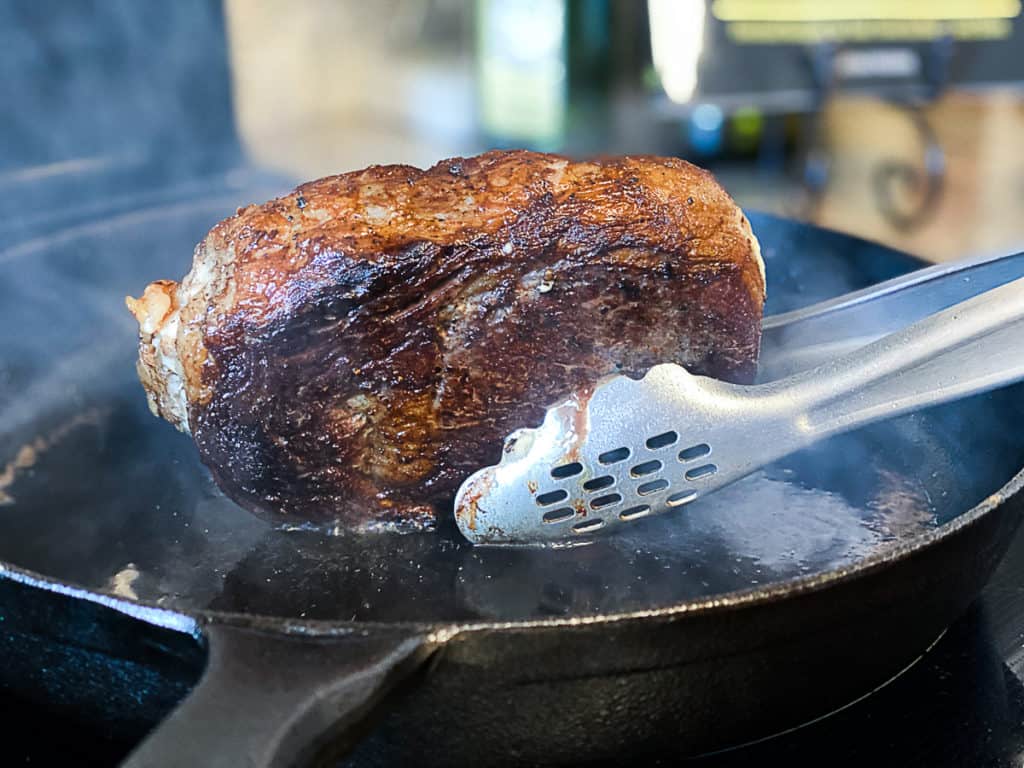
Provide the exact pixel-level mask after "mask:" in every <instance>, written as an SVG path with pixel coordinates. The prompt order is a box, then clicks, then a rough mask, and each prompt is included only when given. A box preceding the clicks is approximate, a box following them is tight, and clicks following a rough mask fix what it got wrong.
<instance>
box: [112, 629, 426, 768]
mask: <svg viewBox="0 0 1024 768" xmlns="http://www.w3.org/2000/svg"><path fill="white" fill-rule="evenodd" d="M203 634H204V636H205V638H206V640H207V643H208V646H209V657H208V662H207V666H206V670H205V672H204V673H203V676H202V678H201V679H200V681H199V683H198V685H197V686H196V688H195V689H194V690H193V691H192V692H191V693H190V694H189V695H188V696H187V697H186V698H185V700H184V701H183V702H182V703H181V704H180V705H178V708H177V709H175V710H174V711H173V712H172V713H171V714H170V715H169V716H168V717H167V718H166V719H165V720H164V721H163V722H162V723H160V725H158V726H157V728H156V730H155V731H153V732H152V733H151V734H150V735H149V736H147V737H146V739H145V740H144V741H143V742H142V743H141V744H140V745H139V746H138V747H137V748H136V749H135V751H134V752H132V753H131V754H130V755H129V756H128V758H127V760H126V761H125V762H124V763H123V764H122V765H123V766H124V768H178V767H179V766H180V767H181V768H185V767H186V766H187V767H188V768H192V766H197V765H202V766H206V767H207V768H271V767H272V766H273V767H274V768H277V767H278V766H281V767H283V766H289V767H290V766H300V765H306V764H309V763H310V762H311V761H313V760H314V759H323V758H324V757H340V756H341V755H343V754H344V753H346V752H348V751H350V750H351V749H352V748H353V747H354V746H355V745H356V743H357V742H358V740H359V739H360V738H361V737H362V736H363V735H364V734H365V732H366V731H367V730H368V729H369V726H370V722H369V721H371V720H372V719H373V717H372V716H373V715H374V713H375V711H379V710H381V709H383V708H382V707H381V706H380V705H381V704H382V702H383V701H384V700H385V699H386V698H387V695H388V694H389V693H391V692H392V691H394V690H395V688H396V686H398V684H399V683H401V682H403V681H408V680H409V679H410V678H411V677H412V676H413V673H414V672H416V671H417V670H420V669H422V668H424V667H425V664H426V662H427V660H428V659H430V657H431V656H432V655H433V653H434V652H435V651H436V650H437V649H438V647H439V646H440V644H439V643H438V642H437V641H436V640H435V639H434V638H432V637H430V636H428V635H427V634H417V633H415V632H414V631H412V630H406V631H403V630H397V629H396V630H379V629H376V628H375V629H372V630H369V631H358V630H355V631H351V632H347V633H345V634H331V635H329V636H309V635H297V634H285V633H282V632H279V631H278V632H271V631H265V630H263V631H261V630H259V629H253V628H248V627H237V626H230V625H224V624H210V625H208V626H207V627H205V629H204V633H203Z"/></svg>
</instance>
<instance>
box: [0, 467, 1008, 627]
mask: <svg viewBox="0 0 1024 768" xmlns="http://www.w3.org/2000/svg"><path fill="white" fill-rule="evenodd" d="M1022 489H1024V468H1022V469H1020V470H1018V472H1017V473H1016V474H1015V475H1014V476H1013V477H1011V478H1010V480H1009V481H1008V482H1007V483H1005V484H1004V485H1003V486H1002V487H1001V488H999V489H998V490H996V491H994V492H993V493H991V494H989V495H988V496H987V497H985V498H984V499H982V501H980V502H979V503H978V504H976V505H975V506H973V507H971V508H970V509H968V510H967V511H966V512H964V513H962V514H960V515H957V516H956V517H955V518H953V519H952V520H950V521H949V522H947V523H943V524H942V525H940V526H938V527H937V528H934V529H932V530H930V531H926V532H925V533H922V534H919V535H917V536H914V537H913V538H910V539H908V540H906V541H904V542H896V543H893V544H892V545H891V546H889V547H885V548H882V549H880V550H879V551H877V552H875V553H874V554H872V555H869V556H868V557H865V558H863V559H860V560H857V561H855V562H854V563H851V564H850V565H848V566H844V567H842V568H833V569H831V570H827V571H821V572H818V573H814V574H808V575H807V576H799V577H795V578H791V579H783V580H781V581H776V582H772V583H770V584H766V585H764V586H763V587H756V588H754V587H752V588H747V589H742V590H732V591H730V592H723V593H721V594H719V595H716V596H714V597H710V598H706V599H703V600H694V601H690V602H683V603H672V604H670V605H663V606H659V607H654V608H644V609H636V610H631V611H620V612H613V613H603V614H593V615H576V616H563V617H556V618H544V619H520V620H510V621H352V620H330V619H299V618H291V617H285V616H272V615H267V614H255V613H241V612H237V611H218V610H211V609H207V608H194V609H193V608H181V609H178V608H167V607H164V606H160V605H157V604H156V603H155V602H153V601H149V600H141V599H140V600H129V599H126V598H122V597H116V596H114V595H111V594H109V593H105V592H101V591H97V590H94V589H90V588H88V587H84V586H81V585H79V584H76V583H74V582H70V581H59V580H56V579H53V578H51V577H49V576H46V575H44V574H41V573H38V572H36V571H32V570H30V569H27V568H21V567H19V566H16V565H13V564H11V563H8V562H5V561H3V560H0V580H9V581H15V582H18V583H22V584H25V585H26V586H29V587H35V588H37V589H44V590H46V591H49V592H55V593H59V594H64V595H68V596H72V597H77V598H80V599H84V600H87V601H89V602H93V603H97V604H99V605H102V606H105V607H107V608H110V609H112V610H115V611H118V612H119V613H123V614H125V615H128V616H131V617H133V618H136V619H139V620H142V621H146V622H147V623H149V624H153V625H155V626H161V627H164V628H166V629H172V630H177V631H179V632H184V633H187V634H191V635H194V636H197V637H198V636H200V635H201V634H202V627H203V626H206V625H210V624H220V625H229V626H235V627H241V628H250V629H255V630H262V631H268V632H275V633H279V634H285V635H306V636H310V637H330V636H337V635H339V634H348V633H352V632H356V631H358V632H373V631H386V632H395V631H405V632H408V633H409V634H419V635H427V636H430V638H431V639H433V640H434V641H435V642H446V641H448V640H451V639H452V638H454V637H455V636H456V635H461V634H464V633H479V632H509V631H520V630H531V629H537V630H541V629H559V630H566V629H571V628H574V627H576V628H584V627H594V626H605V625H616V624H624V623H632V622H641V621H655V620H665V621H669V620H678V619H682V618H684V617H691V616H692V617H698V616H700V617H703V616H708V615H714V614H716V613H719V612H726V611H732V610H737V609H740V608H750V607H755V606H759V605H765V604H770V603H772V602H777V601H779V600H782V599H786V598H789V597H794V596H796V595H804V594H809V593H813V592H818V591H821V590H824V589H827V588H829V587H832V586H837V585H839V584H844V583H847V582H850V581H853V580H855V579H858V578H863V577H866V576H868V575H870V574H871V573H872V572H874V571H875V570H877V569H879V568H883V567H886V566H889V565H892V564H894V563H897V562H901V561H903V560H906V559H907V558H909V557H911V556H913V555H915V554H917V553H918V552H921V551H923V550H926V549H929V548H930V547H932V546H935V545H937V544H938V543H939V542H941V541H944V540H946V539H947V538H949V537H951V536H954V535H956V534H957V533H959V532H960V531H961V530H963V529H965V528H968V527H970V526H972V525H975V524H977V523H978V522H979V521H980V520H981V519H982V518H983V517H985V516H986V515H988V514H990V513H991V512H993V511H994V510H995V509H996V508H997V507H999V506H1001V505H1003V504H1007V503H1009V502H1010V501H1011V500H1012V499H1014V498H1015V497H1016V496H1017V494H1019V493H1020V491H1021V490H1022Z"/></svg>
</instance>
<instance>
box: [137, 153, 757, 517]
mask: <svg viewBox="0 0 1024 768" xmlns="http://www.w3.org/2000/svg"><path fill="white" fill-rule="evenodd" d="M764 285H765V283H764V271H763V265H762V262H761V259H760V254H759V250H758V245H757V241H756V240H755V238H754V236H753V234H752V233H751V230H750V226H749V224H748V223H747V220H746V219H745V218H744V216H743V214H742V212H741V211H740V209H739V208H738V207H737V206H736V204H735V203H734V202H733V201H732V200H731V199H730V198H729V196H728V195H727V194H726V193H725V192H724V191H723V190H722V188H721V187H720V186H719V185H718V184H717V183H716V182H715V180H714V179H713V178H712V176H711V175H710V174H708V173H707V172H705V171H702V170H700V169H698V168H696V167H694V166H692V165H690V164H688V163H686V162H684V161H682V160H677V159H667V158H657V157H623V158H612V159H599V160H594V161H591V162H573V161H570V160H568V159H566V158H563V157H559V156H555V155H544V154H536V153H531V152H524V151H514V152H488V153H486V154H483V155H480V156H478V157H473V158H455V159H452V160H446V161H443V162H441V163H439V164H437V165H435V166H434V167H433V168H431V169H429V170H426V171H422V170H419V169H417V168H412V167H409V166H400V165H392V166H374V167H371V168H368V169H366V170H364V171H357V172H353V173H346V174H342V175H340V176H331V177H328V178H324V179H320V180H319V181H313V182H310V183H308V184H304V185H302V186H300V187H298V188H297V189H296V190H295V191H294V192H293V193H292V194H289V195H287V196H285V197H282V198H279V199H277V200H272V201H270V202H268V203H266V204H264V205H259V206H256V205H251V206H249V207H247V208H244V209H239V211H238V213H237V214H236V215H235V216H232V217H230V218H228V219H226V220H225V221H222V222H221V223H220V224H218V225H217V226H215V227H214V228H213V230H212V231H211V232H210V233H209V234H208V235H207V237H206V238H205V239H204V240H203V241H202V242H201V243H199V245H198V246H197V247H196V250H195V257H194V262H193V265H192V271H191V272H190V273H189V274H188V275H187V276H186V277H185V278H184V279H183V280H182V282H181V284H180V285H179V284H177V283H175V282H172V281H169V280H161V281H157V282H154V283H152V284H150V285H149V286H148V287H147V288H146V290H145V293H144V294H143V297H142V298H141V299H138V300H135V299H128V304H129V307H130V308H131V310H132V312H133V313H134V314H135V316H136V317H137V318H138V320H139V325H140V345H139V350H140V352H139V365H138V370H139V375H140V377H141V379H142V382H143V384H144V385H145V388H146V392H147V394H148V396H149V402H150V406H151V407H152V409H153V411H154V412H155V413H157V414H158V415H160V416H163V417H164V418H165V419H167V420H168V421H170V422H171V423H173V424H175V425H176V426H177V427H178V428H179V429H182V430H185V431H187V432H190V433H191V434H192V436H193V438H194V439H195V442H196V445H197V446H198V449H199V453H200V455H201V457H202V460H203V461H204V462H205V464H206V465H207V466H208V467H209V468H210V470H211V471H212V473H213V475H214V478H215V479H216V481H217V483H218V484H219V485H220V487H221V488H222V489H223V490H224V491H225V492H226V493H227V494H228V495H229V496H230V497H231V498H233V499H235V500H236V501H237V502H238V503H240V504H242V505H243V506H245V507H247V508H248V509H250V510H252V511H254V512H258V513H262V514H266V515H269V516H272V517H275V518H278V519H280V518H284V519H291V520H296V521H299V520H312V521H324V522H332V523H340V524H342V525H345V526H348V527H352V528H366V527H372V526H374V525H379V524H381V523H390V522H401V523H409V524H411V525H413V526H423V525H429V524H430V523H431V522H432V521H433V520H434V515H435V509H436V508H438V505H439V504H442V505H443V504H444V503H445V502H447V501H449V500H450V499H451V498H452V497H453V496H454V492H455V490H456V489H457V487H458V485H459V484H460V483H461V482H462V480H463V479H464V478H465V477H466V476H467V475H468V474H469V473H470V472H472V471H473V470H475V469H476V468H478V467H480V466H482V465H485V464H492V463H495V462H496V461H497V460H498V457H499V454H500V451H501V447H502V439H503V437H504V436H505V435H506V434H507V433H508V432H510V431H512V430H513V429H515V428H517V427H522V426H530V425H535V424H536V423H539V421H540V420H541V418H542V417H543V412H544V409H545V407H546V406H547V405H549V404H550V403H552V402H553V401H557V400H560V399H562V398H563V397H565V396H566V395H567V394H569V393H570V392H571V391H573V390H574V389H576V388H579V387H583V386H586V385H587V384H590V383H592V382H593V381H594V380H595V379H597V378H599V377H601V376H604V375H607V374H611V373H615V372H625V373H628V374H631V375H642V374H643V373H644V372H645V371H646V369H647V368H649V367H650V366H651V365H653V364H655V363H659V362H666V361H674V362H677V363H680V364H682V365H684V366H686V367H687V368H688V369H690V370H691V371H693V372H697V373H702V374H707V375H710V376H715V377H718V378H722V379H727V380H730V381H737V382H747V381H750V380H751V379H752V378H753V376H754V374H755V371H756V367H757V355H758V344H759V339H760V326H761V313H762V307H763V302H764ZM441 509H443V507H441Z"/></svg>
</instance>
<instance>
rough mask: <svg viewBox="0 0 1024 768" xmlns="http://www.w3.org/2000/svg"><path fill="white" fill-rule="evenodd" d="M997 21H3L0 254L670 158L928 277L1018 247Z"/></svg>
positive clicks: (482, 8)
mask: <svg viewBox="0 0 1024 768" xmlns="http://www.w3.org/2000/svg"><path fill="white" fill-rule="evenodd" d="M1022 24H1024V22H1022V20H1021V3H1020V0H816V1H812V0H379V1H378V2H372V3H371V2H360V1H359V0H303V2H294V0H289V1H287V2H286V1H285V0H223V2H222V0H176V2H174V3H155V2H135V1H134V0H92V1H90V0H80V1H79V2H75V3H63V2H53V1H52V0H31V1H25V2H23V1H21V0H7V2H5V3H3V4H2V5H0V67H2V70H0V71H3V73H4V78H3V79H2V81H0V99H2V101H3V104H4V105H5V109H4V115H3V117H2V118H0V196H2V197H3V199H4V202H2V203H0V242H3V239H4V237H5V236H6V237H8V238H10V237H12V236H14V235H15V234H17V232H19V231H21V230H25V228H26V227H29V225H30V224H32V222H36V223H37V224H38V223H39V222H49V223H51V224H54V223H57V222H63V223H68V222H69V221H75V220H82V219H83V218H84V217H86V216H88V215H90V212H92V213H91V215H95V213H96V209H97V207H98V206H101V202H100V201H103V202H102V205H104V206H106V207H108V208H110V207H111V206H113V207H115V208H116V207H118V206H120V207H121V208H126V207H131V206H133V205H139V204H141V202H144V201H147V200H148V201H152V200H156V199H160V195H161V194H163V193H161V192H160V190H166V189H169V188H171V187H174V188H176V189H181V187H182V185H185V188H186V189H187V188H188V185H189V184H192V185H195V184H198V183H200V182H201V180H204V179H214V178H220V179H224V178H229V176H225V174H231V173H234V174H235V179H236V182H235V183H236V186H237V185H239V184H246V183H249V181H251V178H252V175H253V174H263V175H262V176H260V178H261V179H267V178H273V179H280V180H282V182H284V181H286V182H287V183H288V184H291V183H293V182H297V181H302V180H306V179H309V178H314V177H319V176H323V175H327V174H330V173H337V172H342V171H346V170H351V169H356V168H360V167H363V166H366V165H369V164H372V163H411V164H414V165H418V166H428V165H431V164H433V163H434V162H436V161H437V160H440V159H442V158H445V157H449V156H452V155H460V154H461V155H465V154H473V153H476V152H479V151H482V150H484V149H487V148H490V147H529V148H536V149H542V150H551V151H558V152H564V153H567V154H570V155H588V154H595V153H626V152H628V153H657V154H665V155H678V156H681V157H684V158H687V159H689V160H691V161H693V162H695V163H698V164H700V165H703V166H705V167H708V168H710V169H711V170H713V171H714V172H715V174H716V175H717V176H718V178H719V179H720V181H721V182H722V183H723V184H724V185H725V186H726V188H727V189H728V190H729V191H730V192H731V193H732V194H733V196H734V197H736V198H737V200H738V201H739V202H740V203H741V204H742V205H743V206H745V207H748V208H756V209H762V210H768V211H772V212H777V213H782V214H785V215H789V216H793V217H796V218H800V219H803V220H807V221H812V222H816V223H819V224H822V225H825V226H828V227H831V228H835V229H839V230H842V231H846V232H850V233H854V234H858V235H861V236H864V237H868V238H871V239H874V240H879V241H882V242H885V243H887V244H890V245H894V246H897V247H900V248H903V249H905V250H908V251H911V252H913V253H915V254H918V255H921V256H923V257H925V258H928V259H930V260H936V261H937V260H947V259H951V258H956V257H960V256H965V255H973V254H978V253H984V252H995V251H1009V250H1015V249H1020V248H1022V247H1024V216H1021V215H1020V213H1019V212H1020V211H1021V209H1022V203H1024V101H1022V92H1021V85H1022V84H1024V26H1022ZM239 174H243V175H244V174H249V175H248V176H245V179H247V180H249V181H238V178H241V177H239V176H238V175H239ZM279 186H280V184H277V183H276V182H275V183H271V184H270V185H269V187H272V188H273V189H275V190H277V189H278V187H279ZM254 188H255V187H254ZM263 188H264V187H260V189H261V190H262V189H263ZM283 189H284V187H281V190H280V191H283ZM186 194H187V193H186ZM254 194H255V193H254ZM140 201H141V202H140ZM76 217H77V219H76Z"/></svg>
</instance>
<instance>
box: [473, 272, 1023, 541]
mask: <svg viewBox="0 0 1024 768" xmlns="http://www.w3.org/2000/svg"><path fill="white" fill-rule="evenodd" d="M1022 256H1024V254H1017V255H1014V256H1010V257H1003V258H1000V259H986V260H978V261H974V262H963V263H961V264H959V265H952V266H951V265H940V266H938V267H930V268H928V269H924V270H920V271H918V272H915V273H912V274H911V275H908V276H905V277H903V278H898V279H897V280H895V281H889V283H883V284H880V285H878V286H875V287H874V288H871V289H868V290H866V291H861V292H857V293H854V294H849V295H847V296H845V297H841V298H840V299H836V300H833V301H830V302H825V303H824V304H821V305H817V306H816V307H812V308H810V309H808V310H802V311H799V312H796V313H790V314H788V315H782V316H776V317H775V318H768V319H766V321H765V325H764V327H765V334H764V336H765V339H764V340H765V352H766V353H767V355H766V356H765V358H764V359H765V362H764V364H763V368H762V371H761V374H760V379H759V381H760V382H761V383H758V384H755V385H747V386H743V385H736V384H729V383H726V382H723V381H719V380H715V379H710V378H706V377H702V376H694V375H691V374H689V373H687V371H686V370H684V369H683V368H682V367H680V366H678V365H674V364H663V365H658V366H655V367H653V368H652V369H650V371H648V373H647V374H646V375H645V376H644V378H642V379H640V380H635V379H631V378H629V377H626V376H621V375H618V376H611V377H608V378H606V379H604V380H602V381H600V382H598V383H596V384H595V386H594V388H593V390H592V391H591V392H577V393H575V394H574V395H573V396H571V397H570V398H568V399H566V400H565V401H564V402H562V403H559V404H557V405H555V406H553V407H551V408H549V409H548V410H547V413H546V416H545V418H544V421H543V423H542V424H541V425H540V426H539V427H537V428H532V429H520V430H517V431H515V432H513V433H512V434H510V435H509V436H508V437H507V438H506V440H505V444H504V452H503V454H502V459H501V461H500V463H499V464H497V465H496V466H491V467H485V468H483V469H481V470H479V471H478V472H476V473H474V474H473V475H472V476H470V477H469V478H468V479H467V480H466V481H465V482H464V483H463V484H462V486H461V487H460V489H459V492H458V495H457V497H456V501H455V517H456V521H457V523H458V526H459V529H460V530H461V531H462V533H463V534H464V535H465V536H466V538H467V539H469V540H470V541H471V542H473V543H475V544H554V545H558V544H562V545H565V544H572V543H579V542H582V541H585V540H586V539H588V538H590V537H591V536H593V535H594V534H598V533H607V532H611V531H614V530H616V529H620V528H621V527H622V526H625V525H629V524H631V523H633V522H634V521H636V520H640V519H642V518H645V517H649V516H651V515H657V514H661V513H665V512H668V511H670V510H674V509H676V508H677V507H681V506H683V505H686V504H690V503H692V502H694V501H696V500H697V499H699V498H700V497H701V496H704V495H706V494H708V493H712V492H714V491H716V490H718V489H719V488H721V487H723V486H725V485H727V484H729V483H732V482H734V481H736V480H738V479H740V478H742V477H744V476H746V475H748V474H750V473H751V472H754V471H755V470H757V469H760V468H761V467H764V466H765V465H767V464H770V463H771V462H773V461H776V460H778V459H780V458H782V457H784V456H787V455H789V454H791V453H793V452H795V451H798V450H800V449H802V448H805V447H807V446H808V445H810V444H812V443H815V442H817V441H819V440H822V439H824V438H826V437H829V436H832V435H835V434H837V433H840V432H845V431H849V430H853V429H856V428H858V427H861V426H864V425H866V424H869V423H871V422H875V421H879V420H882V419H888V418H892V417H895V416H898V415H901V414H905V413H908V412H911V411H915V410H918V409H921V408H926V407H928V406H932V405H938V404H940V403H945V402H949V401H952V400H957V399H960V398H963V397H967V396H970V395H974V394H978V393H981V392H985V391H988V390H992V389H995V388H998V387H1002V386H1005V385H1008V384H1012V383H1014V382H1017V381H1020V380H1021V379H1024V278H1022V277H1021V274H1024V263H1022ZM1011 277H1016V278H1017V279H1014V280H1012V281H1011V282H1008V283H1007V282H1006V280H1008V279H1010V278H1011ZM1000 283H1005V284H1003V285H1000ZM994 285H995V286H999V287H992V286H994ZM967 297H971V298H967ZM866 308H868V310H867V311H866ZM921 318H923V319H921ZM908 323H909V324H908ZM851 327H856V328H857V329H858V332H857V333H856V334H852V333H851V332H850V328H851ZM763 354H764V353H763ZM793 371H796V372H795V373H794V372H793ZM784 374H785V375H784ZM779 375H784V376H783V377H782V378H776V376H779Z"/></svg>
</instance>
